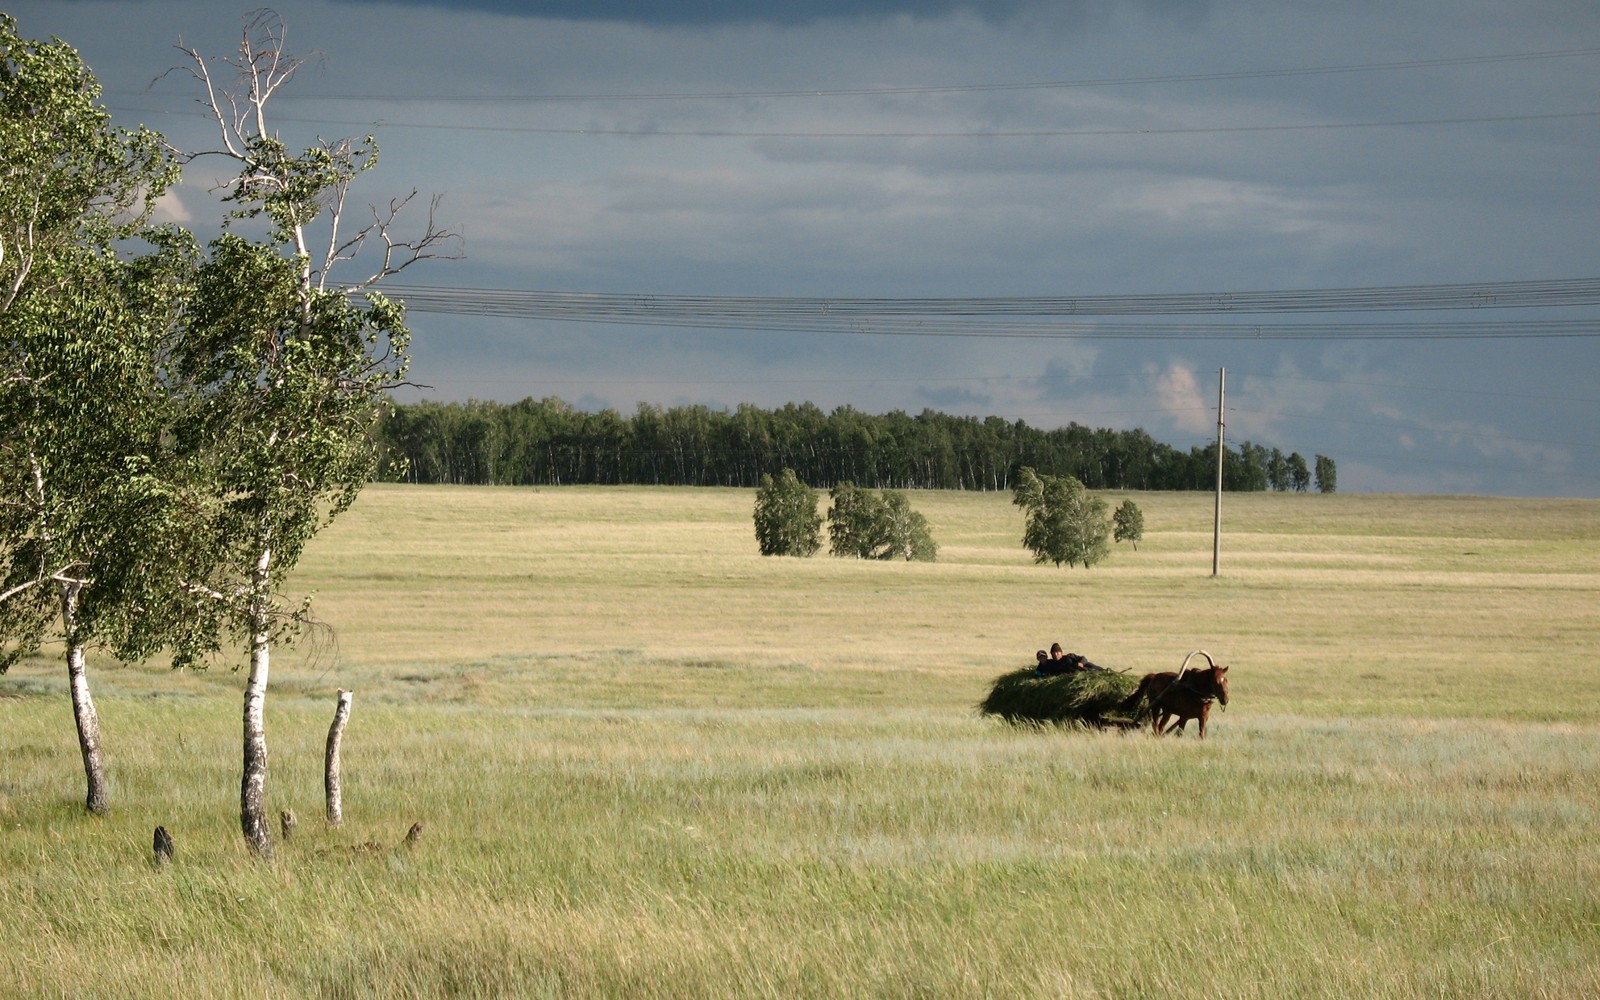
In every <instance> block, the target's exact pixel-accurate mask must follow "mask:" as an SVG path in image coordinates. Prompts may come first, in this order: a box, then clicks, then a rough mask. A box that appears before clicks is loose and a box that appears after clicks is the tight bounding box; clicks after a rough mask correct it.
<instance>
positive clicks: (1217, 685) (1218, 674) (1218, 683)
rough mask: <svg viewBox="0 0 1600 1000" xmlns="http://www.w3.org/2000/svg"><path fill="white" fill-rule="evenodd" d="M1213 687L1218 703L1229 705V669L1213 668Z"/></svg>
mask: <svg viewBox="0 0 1600 1000" xmlns="http://www.w3.org/2000/svg"><path fill="white" fill-rule="evenodd" d="M1211 687H1212V689H1213V690H1215V692H1216V696H1217V701H1219V702H1221V703H1222V704H1223V705H1227V704H1228V668H1227V667H1212V668H1211Z"/></svg>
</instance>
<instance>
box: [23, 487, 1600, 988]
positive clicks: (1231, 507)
mask: <svg viewBox="0 0 1600 1000" xmlns="http://www.w3.org/2000/svg"><path fill="white" fill-rule="evenodd" d="M1108 498H1109V499H1110V500H1111V501H1112V505H1113V506H1115V504H1116V503H1117V502H1120V496H1118V495H1111V496H1109V497H1108ZM911 499H912V505H913V506H914V507H915V508H916V509H917V510H919V511H921V512H922V513H924V514H925V515H926V516H927V518H928V520H929V522H930V524H931V526H932V529H933V533H934V537H935V538H936V540H937V541H938V542H939V543H940V546H941V548H940V560H939V561H938V562H936V563H932V564H911V563H899V564H878V563H864V562H859V561H853V560H839V559H832V558H829V557H827V556H825V555H823V556H818V557H816V558H813V559H807V560H795V559H767V558H762V557H761V556H759V555H758V554H757V552H756V545H755V539H754V532H753V528H752V525H751V517H750V515H751V509H752V505H753V501H754V493H753V491H747V490H689V489H644V488H623V489H600V488H596V489H588V488H561V489H545V490H531V489H530V490H511V489H499V490H496V489H449V488H437V489H436V488H424V487H400V486H385V487H374V488H372V489H370V490H369V491H368V492H367V493H365V494H364V495H363V497H362V499H361V500H360V502H359V503H358V504H357V505H356V507H355V509H354V510H352V511H351V512H350V513H349V514H348V515H346V517H345V518H343V519H341V520H340V521H339V522H338V523H336V524H335V525H334V526H333V527H332V528H330V529H329V530H328V531H327V532H325V533H324V535H323V536H321V537H319V538H318V539H317V541H316V542H314V543H313V546H312V548H311V550H310V552H309V553H308V555H307V558H306V560H305V561H304V562H303V564H302V566H301V567H300V569H299V570H298V571H297V573H296V574H295V576H294V577H293V585H294V586H295V587H299V588H303V589H308V590H313V591H315V592H316V593H317V599H316V605H315V606H316V608H317V609H318V611H319V614H320V615H321V616H322V617H323V618H324V619H325V620H326V621H327V622H328V623H330V624H331V625H332V626H333V627H334V630H335V636H334V639H333V641H324V642H320V643H311V644H307V645H306V646H305V647H303V648H301V649H296V650H283V651H279V653H278V654H277V656H276V658H275V661H274V667H273V682H272V693H271V695H270V697H269V699H268V705H267V729H268V740H269V746H270V749H271V753H272V773H271V780H270V784H269V788H268V794H269V798H270V800H271V802H272V808H273V809H274V810H277V809H283V808H292V809H293V810H295V812H296V813H297V814H298V815H299V816H300V818H301V822H300V826H299V830H298V832H297V834H296V836H295V837H294V838H293V839H291V840H289V841H288V842H282V843H279V844H278V849H277V854H276V858H275V860H274V861H272V862H271V863H258V862H255V861H252V860H251V859H250V858H249V856H248V855H247V853H246V850H245V847H244V845H243V841H242V838H241V836H240V834H239V832H238V820H237V803H238V768H239V747H238V742H239V712H240V692H241V688H242V684H243V677H242V674H241V673H239V672H236V671H235V670H233V669H232V668H233V667H234V666H235V664H234V663H233V662H231V661H223V662H219V663H217V664H215V665H213V666H212V667H211V669H209V670H208V671H204V672H199V673H182V674H174V673H172V672H170V671H167V670H165V669H163V668H161V667H159V666H153V665H152V666H116V665H112V664H108V663H104V662H97V661H92V662H91V672H92V677H93V681H94V684H95V691H96V701H97V704H98V706H99V708H100V712H101V716H102V722H103V724H104V728H105V736H106V744H107V746H106V749H107V755H108V759H109V765H110V777H111V782H112V794H113V800H112V813H111V815H110V816H108V817H105V818H102V819H95V818H91V817H88V816H87V815H85V814H84V813H83V810H82V808H81V801H80V800H81V797H82V773H81V766H80V764H79V762H78V757H77V750H76V743H75V739H74V736H73V731H72V716H71V711H70V707H69V705H68V702H67V696H66V687H65V677H64V675H65V669H64V667H63V666H62V665H60V664H59V663H57V662H55V661H53V660H50V659H42V660H38V661H33V662H28V663H24V664H21V665H19V666H18V667H16V668H14V669H13V670H12V671H11V672H10V673H9V674H7V675H5V676H3V677H0V919H3V921H4V924H5V926H6V928H7V930H8V932H9V938H10V944H9V946H8V947H7V948H5V949H0V997H7V998H10V997H26V998H32V997H91V998H93V997H107V998H112V997H172V996H185V997H213V996H215V997H263V996H267V997H299V996H308V997H313V996H326V997H433V996H453V997H501V996H508V997H521V996H528V997H591V996H600V997H661V998H666V997H730V996H740V997H744V996H751V997H818V998H821V997H1024V996H1043V997H1118V998H1121V997H1127V998H1134V997H1194V996H1221V997H1261V998H1268V997H1271V998H1278V997H1345V996H1370V997H1419V998H1420V997H1505V998H1513V997H1516V998H1522V997H1552V998H1554V997H1563V998H1564V997H1574V998H1576V997H1591V996H1595V995H1600V843H1597V842H1596V838H1595V836H1594V831H1595V829H1596V826H1597V821H1600V690H1597V685H1596V683H1595V681H1596V680H1597V679H1600V673H1597V663H1600V616H1597V613H1596V609H1597V608H1600V503H1597V502H1595V501H1583V500H1509V499H1482V498H1458V497H1400V496H1393V497H1390V496H1365V495H1337V494H1336V495H1331V496H1302V495H1266V494H1260V495H1251V496H1229V497H1227V498H1225V505H1224V511H1223V516H1224V535H1223V546H1222V558H1221V574H1220V576H1219V577H1217V578H1212V576H1211V542H1212V535H1211V515H1212V502H1211V498H1210V497H1209V496H1205V495H1182V494H1176V495H1174V494H1137V495H1135V499H1136V502H1138V503H1139V505H1140V506H1141V508H1143V510H1144V513H1145V523H1146V532H1147V533H1146V536H1145V538H1144V540H1143V541H1142V542H1141V543H1140V546H1139V550H1138V551H1137V552H1134V551H1131V550H1129V549H1128V548H1127V546H1126V545H1119V546H1117V547H1116V551H1115V552H1114V553H1113V555H1112V557H1111V559H1110V560H1109V561H1108V562H1106V563H1104V564H1102V565H1101V566H1099V567H1096V568H1095V569H1093V570H1090V571H1085V570H1082V569H1078V570H1066V569H1059V570H1058V569H1055V568H1054V567H1049V566H1035V565H1034V564H1033V563H1032V562H1031V560H1030V558H1029V556H1028V554H1027V553H1026V552H1025V551H1024V550H1023V549H1022V548H1021V546H1020V544H1019V539H1020V537H1021V515H1020V514H1019V513H1018V512H1017V510H1016V509H1015V508H1014V507H1012V506H1011V505H1010V503H1009V496H1007V495H1004V494H993V495H977V494H957V493H912V494H911ZM1051 641H1060V642H1061V643H1062V644H1063V645H1064V646H1066V647H1067V648H1068V649H1073V650H1076V651H1079V652H1082V653H1085V654H1087V655H1088V656H1090V658H1092V659H1094V660H1095V661H1097V662H1099V663H1101V664H1104V665H1107V666H1110V667H1113V668H1117V669H1128V670H1132V671H1136V672H1144V671H1148V670H1170V669H1175V668H1176V667H1177V665H1178V664H1179V663H1180V662H1181V661H1182V660H1183V657H1184V656H1185V655H1186V654H1187V653H1188V652H1189V651H1190V650H1193V649H1197V648H1203V649H1206V650H1208V651H1209V652H1210V653H1212V654H1213V655H1214V656H1216V657H1217V659H1218V660H1219V661H1221V662H1225V663H1229V664H1231V666H1232V669H1231V672H1230V676H1231V681H1232V693H1233V701H1232V704H1231V705H1230V706H1229V708H1228V710H1227V711H1226V712H1225V713H1216V712H1214V713H1213V715H1212V724H1211V731H1210V738H1209V739H1207V740H1206V741H1205V742H1203V743H1202V742H1200V741H1198V740H1195V739H1193V738H1192V737H1191V738H1188V739H1163V740H1155V739H1152V738H1151V737H1149V736H1148V735H1147V734H1142V733H1141V734H1137V735H1129V734H1118V733H1097V732H1082V731H1073V730H1063V729H1056V728H1043V729H1033V728H1015V727H1011V726H1008V725H1006V724H1004V723H1000V722H998V721H996V720H993V719H988V718H984V717H982V716H980V715H979V714H978V713H977V712H976V711H975V706H976V704H977V703H978V701H980V700H981V699H982V697H983V696H984V694H985V693H987V690H988V686H989V683H990V682H991V681H992V680H993V679H994V678H995V677H997V676H998V675H1000V674H1002V673H1005V672H1008V671H1010V670H1013V669H1016V668H1017V667H1019V666H1022V665H1024V664H1026V663H1028V662H1030V661H1031V658H1032V655H1033V651H1034V650H1035V649H1037V648H1040V647H1043V646H1047V645H1048V644H1049V643H1050V642H1051ZM239 659H240V660H241V661H242V656H241V657H239ZM339 687H343V688H348V689H353V690H354V691H355V692H356V694H355V702H354V712H353V715H352V719H351V722H350V726H349V729H348V730H347V732H346V734H345V738H344V788H345V801H344V809H345V817H346V822H345V825H344V826H343V827H342V828H340V829H337V830H331V829H328V828H326V827H325V826H324V825H323V824H322V823H321V821H320V816H321V810H322V803H321V796H322V789H321V764H322V747H323V740H324V738H325V736H326V733H327V726H328V723H329V722H330V721H331V720H332V716H333V708H334V694H335V689H336V688H339ZM417 820H420V821H422V822H423V823H424V825H425V832H424V836H423V838H422V841H421V843H420V844H418V845H417V846H415V847H413V848H410V849H405V848H401V847H399V846H398V844H399V841H400V840H401V837H402V835H403V834H404V832H405V830H406V829H407V827H408V826H410V824H411V823H412V822H413V821H417ZM157 824H162V825H165V826H166V827H167V828H168V829H169V830H170V831H172V833H173V836H174V839H175V841H176V843H177V852H178V853H177V858H176V861H175V863H174V864H172V865H170V866H168V867H166V868H163V869H156V868H153V867H152V866H151V864H150V862H149V855H150V835H151V830H152V829H153V828H154V827H155V826H156V825H157Z"/></svg>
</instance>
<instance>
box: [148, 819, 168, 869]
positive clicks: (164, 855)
mask: <svg viewBox="0 0 1600 1000" xmlns="http://www.w3.org/2000/svg"><path fill="white" fill-rule="evenodd" d="M151 848H152V850H153V851H154V852H155V865H156V867H157V868H161V867H164V866H166V865H167V864H169V863H170V862H171V861H172V834H170V833H168V832H167V828H166V827H164V826H158V827H156V833H155V838H154V841H153V843H152V845H151Z"/></svg>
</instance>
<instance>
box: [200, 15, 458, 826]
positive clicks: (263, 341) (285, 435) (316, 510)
mask: <svg viewBox="0 0 1600 1000" xmlns="http://www.w3.org/2000/svg"><path fill="white" fill-rule="evenodd" d="M184 51H185V52H186V53H187V54H188V56H189V57H190V59H191V60H192V66H191V71H192V72H193V74H194V76H195V78H196V79H197V80H198V81H199V82H200V84H201V85H202V88H203V90H204V95H205V96H204V104H205V105H206V107H208V108H209V109H210V110H211V112H212V114H213V116H214V118H215V124H216V125H217V129H218V135H219V137H220V141H221V145H220V147H219V148H217V149H214V150H207V151H202V152H200V153H194V154H190V158H191V159H192V158H195V157H198V156H221V157H223V158H224V159H227V160H230V161H232V162H233V164H234V165H235V166H236V168H237V169H238V174H237V176H236V178H235V179H234V180H233V181H232V183H231V184H230V185H229V186H228V190H227V193H226V194H225V196H224V200H225V201H228V202H231V203H233V204H234V205H235V206H237V207H236V208H235V209H234V210H233V212H232V215H233V217H234V218H238V219H258V218H259V219H261V220H263V221H265V222H266V223H267V224H268V225H269V226H270V236H269V237H268V241H267V242H265V243H254V242H249V241H247V240H245V239H243V238H241V237H239V236H235V235H229V236H225V237H223V238H222V239H220V240H218V241H217V242H216V243H214V244H213V245H212V253H211V259H210V260H209V261H208V262H207V264H206V265H205V267H204V268H202V271H201V274H200V278H199V281H198V286H197V291H196V303H195V305H194V307H193V308H192V309H191V311H190V314H189V316H188V328H187V330H186V335H185V337H184V338H183V342H182V348H181V350H180V351H179V352H178V353H177V354H176V355H175V357H174V358H173V362H172V363H173V365H174V367H175V368H177V369H178V370H179V371H180V373H181V374H182V376H183V377H184V378H185V379H186V381H187V383H188V384H190V385H192V386H195V387H197V394H196V397H195V399H194V400H193V401H192V403H191V405H190V406H189V407H188V408H187V410H186V412H185V415H184V418H183V420H182V421H181V422H180V423H179V425H178V427H177V430H176V435H175V436H176V439H177V451H178V453H179V455H180V457H181V459H182V460H183V461H184V462H185V463H186V464H185V468H186V475H187V477H188V478H187V483H188V485H189V488H190V489H191V490H192V492H193V495H194V496H195V497H197V498H199V499H201V500H203V502H204V505H205V506H204V509H203V511H202V512H201V514H200V516H199V517H197V519H196V522H195V524H194V528H193V531H194V536H195V538H196V540H197V542H198V543H199V544H200V545H201V546H202V548H203V551H205V552H208V553H211V554H212V555H211V558H210V559H209V560H208V561H205V562H203V563H194V564H192V568H193V569H194V570H195V572H194V573H193V574H192V575H190V576H189V577H188V578H187V579H185V580H184V591H185V593H187V594H188V595H189V596H190V598H191V606H192V609H193V613H194V616H195V617H194V623H195V624H194V626H193V628H192V629H191V631H190V633H189V635H188V636H186V637H185V641H184V642H183V643H182V644H181V646H180V649H179V653H180V656H182V657H185V658H193V657H197V656H199V655H201V654H204V653H209V652H216V651H217V650H219V649H220V648H221V646H222V644H223V642H224V641H225V640H235V639H242V640H243V641H244V642H245V643H246V644H247V645H248V646H249V650H250V673H249V679H248V680H247V682H246V685H245V694H244V713H243V715H244V719H243V722H244V727H243V728H244V732H243V735H244V765H243V776H242V779H241V782H240V797H239V819H240V825H241V828H242V829H243V832H244V836H245V839H246V841H247V842H248V843H249V845H250V847H251V849H252V850H254V851H255V852H256V853H257V854H258V855H261V856H267V855H270V854H271V851H272V840H271V827H270V825H269V823H268V820H267V809H266V781H267V746H266V731H265V727H264V723H263V714H262V710H263V706H264V703H265V700H266V694H267V683H268V676H269V665H270V654H271V649H272V647H273V645H274V644H275V643H278V642H284V641H288V640H291V639H292V638H293V637H294V636H295V635H296V633H297V631H298V630H299V629H300V628H301V627H302V626H303V625H304V624H305V623H306V621H307V618H308V608H307V606H306V605H305V604H304V603H301V604H296V603H293V602H289V601H287V600H286V599H285V598H284V596H283V595H282V594H281V591H280V583H279V581H280V580H281V579H282V576H283V574H284V573H285V572H287V571H288V570H289V569H291V568H292V567H293V566H294V565H295V563H296V562H297V561H298V559H299V557H300V554H301V552H302V550H303V549H304V547H305V545H306V543H307V542H308V541H309V540H310V539H311V537H312V536H313V535H314V534H315V533H316V532H317V531H318V530H320V529H321V528H322V527H323V526H324V525H326V524H327V523H328V522H329V521H331V520H332V519H333V518H334V517H335V516H337V515H338V514H339V513H341V512H343V511H344V510H346V509H348V508H349V506H350V505H351V504H352V503H353V502H354V501H355V499H356V495H357V494H358V493H359V492H360V490H361V487H362V486H363V485H364V484H365V483H366V482H367V481H368V480H369V479H370V478H371V477H372V476H373V474H374V473H375V472H376V470H377V459H378V456H377V454H376V451H375V449H374V446H373V443H372V439H371V437H370V434H369V431H370V429H371V427H372V425H373V423H374V422H375V420H376V419H377V417H378V414H379V412H380V410H381V408H382V407H383V406H384V405H385V404H386V400H387V396H386V392H387V390H389V389H391V388H393V387H395V386H397V385H399V384H401V382H402V379H403V378H404V376H405V371H406V365H407V356H406V347H407V343H408V340H409V334H408V332H407V330H406V327H405V325H404V311H403V308H402V307H401V306H400V305H398V304H396V303H392V302H390V301H388V300H387V299H385V298H384V297H383V296H382V295H379V294H377V293H376V292H375V291H372V290H371V289H372V286H373V285H375V284H376V283H378V282H379V281H381V280H382V279H383V278H385V277H388V276H390V275H393V274H396V273H398V272H399V271H401V270H402V269H404V268H406V267H409V266H410V265H411V264H413V263H416V262H417V261H419V260H424V259H428V258H431V257H450V256H459V254H458V253H455V252H447V251H450V250H452V248H451V247H450V246H449V244H451V243H453V242H454V240H455V239H456V237H454V236H453V235H452V234H450V233H448V232H445V231H442V230H439V229H437V228H435V226H434V223H433V217H432V212H431V211H430V212H429V217H428V220H427V225H426V228H425V230H424V231H423V232H422V234H421V235H420V237H418V238H417V239H415V240H413V241H409V242H408V241H401V240H398V239H396V238H395V237H394V235H393V231H392V229H391V224H392V222H393V221H394V218H395V215H396V214H397V213H398V212H399V211H400V209H401V208H403V207H404V206H405V205H406V204H407V203H408V202H409V201H410V200H411V197H412V196H407V197H406V198H404V199H401V200H399V201H396V202H391V203H390V205H389V207H388V208H387V209H386V210H383V211H380V210H378V209H377V208H373V209H372V210H371V216H372V217H371V220H370V221H369V222H367V223H366V224H365V225H364V226H362V227H361V228H360V229H358V230H357V231H356V232H354V233H349V232H348V231H347V229H346V226H345V224H346V223H347V219H346V217H345V208H346V198H347V196H348V194H349V191H350V186H351V184H352V183H353V182H354V180H355V179H356V177H358V176H359V175H360V174H361V173H363V172H364V171H366V170H367V169H369V168H371V167H372V166H374V165H375V164H376V162H377V146H376V145H375V144H374V142H373V140H372V137H371V136H368V137H367V138H366V139H365V140H363V141H362V142H351V141H347V140H340V141H335V142H327V141H320V140H319V141H318V142H317V143H316V144H315V145H313V146H311V147H310V148H308V149H306V150H305V151H303V152H301V153H298V154H296V153H292V152H291V151H290V149H289V147H288V146H287V145H286V144H285V143H284V142H283V141H282V140H280V139H279V138H278V135H277V133H276V132H275V131H274V130H272V129H271V128H269V127H268V124H267V114H266V109H267V104H268V102H269V100H270V99H271V97H272V95H273V94H274V93H276V92H277V91H278V90H279V88H281V87H282V86H284V85H285V84H286V83H287V82H288V81H289V79H290V78H291V77H292V76H293V75H294V73H295V71H296V69H297V68H298V67H299V65H300V60H299V59H297V58H296V57H294V56H292V55H290V54H289V52H288V51H287V50H286V49H285V47H284V29H283V25H282V23H281V22H280V21H279V20H278V19H277V17H276V16H275V15H274V14H272V13H271V12H270V11H257V12H255V13H253V14H250V15H247V17H246V21H245V27H244V32H243V41H242V43H241V45H240V49H239V53H238V55H237V56H235V57H233V58H231V59H226V60H222V63H223V65H225V66H227V67H229V68H230V69H231V70H232V71H233V72H234V73H235V74H236V76H235V79H234V81H233V83H232V84H231V85H228V86H227V87H226V88H224V87H223V86H220V85H219V84H218V83H217V82H216V81H215V80H214V79H213V77H212V72H211V69H212V66H213V62H212V61H211V60H208V59H206V58H204V57H202V56H201V55H200V54H199V53H198V52H196V51H194V50H191V49H185V50H184ZM413 196H414V192H413ZM313 224H315V225H316V226H317V228H318V233H319V234H318V235H316V236H315V237H314V236H313V234H312V227H313ZM364 249H366V250H367V253H366V254H365V255H362V251H363V250H364ZM351 261H360V262H365V266H367V267H368V268H369V270H368V277H366V278H365V279H362V280H360V281H359V282H357V283H355V284H348V285H346V284H336V283H334V282H333V281H332V280H331V272H332V270H333V268H334V266H335V265H336V264H340V263H342V262H351ZM357 295H360V296H361V299H362V301H361V302H359V303H358V301H357V299H356V296H357Z"/></svg>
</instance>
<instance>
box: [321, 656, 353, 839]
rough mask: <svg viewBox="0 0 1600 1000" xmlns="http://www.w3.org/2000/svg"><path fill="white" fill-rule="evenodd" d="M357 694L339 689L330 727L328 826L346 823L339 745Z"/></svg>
mask: <svg viewBox="0 0 1600 1000" xmlns="http://www.w3.org/2000/svg"><path fill="white" fill-rule="evenodd" d="M353 697H355V692H353V691H346V690H345V689H344V688H340V689H339V704H338V707H336V708H335V709H334V710H333V725H331V726H329V727H328V751H327V753H326V754H325V755H324V757H323V778H322V787H323V790H324V791H325V792H326V793H327V797H328V825H329V826H338V825H339V824H341V823H343V822H344V805H343V803H342V802H341V801H340V790H339V744H340V742H341V741H342V740H343V739H344V727H345V724H346V723H347V722H349V721H350V699H351V698H353Z"/></svg>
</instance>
